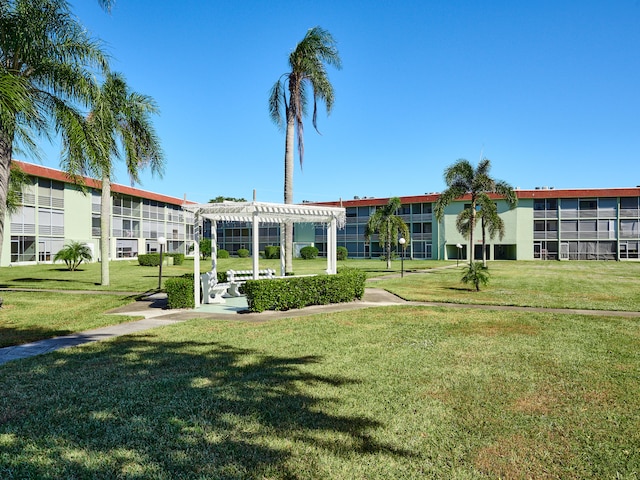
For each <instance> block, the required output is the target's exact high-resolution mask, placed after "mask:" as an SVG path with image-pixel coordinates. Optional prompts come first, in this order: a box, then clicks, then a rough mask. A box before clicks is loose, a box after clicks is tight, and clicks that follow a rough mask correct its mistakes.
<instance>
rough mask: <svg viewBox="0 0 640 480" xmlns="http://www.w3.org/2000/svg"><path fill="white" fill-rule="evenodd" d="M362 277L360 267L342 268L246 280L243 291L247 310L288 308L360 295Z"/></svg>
mask: <svg viewBox="0 0 640 480" xmlns="http://www.w3.org/2000/svg"><path fill="white" fill-rule="evenodd" d="M366 278H367V277H366V275H365V273H364V272H362V271H361V270H357V269H343V270H340V271H339V272H338V274H337V275H320V276H316V277H296V278H278V279H273V280H267V279H265V280H247V282H246V283H245V284H244V291H245V294H246V295H247V304H248V306H249V310H250V311H251V312H263V311H265V310H290V309H292V308H302V307H307V306H309V305H328V304H330V303H344V302H351V301H353V300H356V299H361V298H362V296H363V295H364V284H365V280H366Z"/></svg>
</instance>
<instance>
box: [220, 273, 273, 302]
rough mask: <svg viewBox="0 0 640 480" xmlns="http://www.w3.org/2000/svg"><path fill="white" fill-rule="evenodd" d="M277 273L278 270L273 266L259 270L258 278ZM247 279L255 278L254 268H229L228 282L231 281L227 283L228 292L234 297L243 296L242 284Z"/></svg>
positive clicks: (270, 276)
mask: <svg viewBox="0 0 640 480" xmlns="http://www.w3.org/2000/svg"><path fill="white" fill-rule="evenodd" d="M275 274H276V271H275V270H273V269H272V268H265V269H263V270H258V279H263V278H274V277H275ZM247 280H253V270H227V282H229V283H228V284H227V285H228V286H229V288H228V290H227V293H228V294H229V295H231V296H232V297H239V296H241V295H242V294H241V293H240V290H239V288H240V285H242V284H243V283H244V282H246V281H247Z"/></svg>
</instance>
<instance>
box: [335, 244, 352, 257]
mask: <svg viewBox="0 0 640 480" xmlns="http://www.w3.org/2000/svg"><path fill="white" fill-rule="evenodd" d="M348 257H349V250H347V247H338V248H337V249H336V260H346V259H347V258H348Z"/></svg>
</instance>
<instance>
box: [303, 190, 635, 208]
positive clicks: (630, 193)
mask: <svg viewBox="0 0 640 480" xmlns="http://www.w3.org/2000/svg"><path fill="white" fill-rule="evenodd" d="M514 191H515V193H516V196H517V197H518V199H528V198H593V197H640V187H635V188H632V187H629V188H583V189H557V190H556V189H554V188H549V189H539V190H514ZM439 197H440V195H439V194H430V195H414V196H409V197H400V201H401V202H402V204H403V205H407V204H410V203H432V202H436V201H437V200H438V198H439ZM489 197H490V198H494V199H500V198H503V197H501V196H500V195H496V194H493V193H492V194H489ZM469 200H471V196H470V195H464V196H462V197H459V198H456V199H455V201H461V202H463V201H469ZM388 203H389V198H360V199H357V200H342V201H334V202H313V203H312V205H327V206H334V207H340V206H342V207H365V206H366V207H370V206H378V205H386V204H388Z"/></svg>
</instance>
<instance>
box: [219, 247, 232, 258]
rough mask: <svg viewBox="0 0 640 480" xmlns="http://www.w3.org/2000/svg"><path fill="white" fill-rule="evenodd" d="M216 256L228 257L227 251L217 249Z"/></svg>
mask: <svg viewBox="0 0 640 480" xmlns="http://www.w3.org/2000/svg"><path fill="white" fill-rule="evenodd" d="M217 258H229V252H228V251H226V250H225V249H224V248H220V249H218V254H217Z"/></svg>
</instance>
